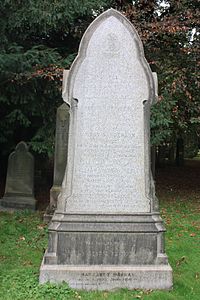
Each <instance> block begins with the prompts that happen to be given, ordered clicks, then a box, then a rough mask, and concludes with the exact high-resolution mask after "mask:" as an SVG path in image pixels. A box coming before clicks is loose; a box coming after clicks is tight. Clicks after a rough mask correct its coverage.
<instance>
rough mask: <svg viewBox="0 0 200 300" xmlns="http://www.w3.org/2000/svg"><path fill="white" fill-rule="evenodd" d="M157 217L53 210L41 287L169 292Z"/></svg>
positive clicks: (169, 272)
mask: <svg viewBox="0 0 200 300" xmlns="http://www.w3.org/2000/svg"><path fill="white" fill-rule="evenodd" d="M164 231H165V228H164V226H163V223H162V220H161V218H160V217H159V214H150V213H149V214H137V215H132V214H129V215H127V214H118V215H116V214H107V215H105V214H68V213H64V214H63V213H59V212H58V211H56V212H55V214H54V216H53V219H52V221H51V223H50V226H49V246H48V249H47V251H46V253H45V255H44V258H43V261H42V265H41V268H40V283H45V282H48V281H50V282H56V283H61V282H62V281H66V282H67V283H68V284H69V286H70V287H72V288H76V289H84V290H112V289H115V288H128V289H136V288H138V289H140V288H141V289H171V288H172V269H171V267H170V266H169V264H168V258H167V256H166V254H165V252H164V235H163V234H164Z"/></svg>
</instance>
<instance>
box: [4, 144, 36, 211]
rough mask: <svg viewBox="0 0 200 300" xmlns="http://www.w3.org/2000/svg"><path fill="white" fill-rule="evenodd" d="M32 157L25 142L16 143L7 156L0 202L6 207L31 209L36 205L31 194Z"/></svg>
mask: <svg viewBox="0 0 200 300" xmlns="http://www.w3.org/2000/svg"><path fill="white" fill-rule="evenodd" d="M33 186H34V158H33V156H32V154H31V153H30V152H29V151H28V146H27V144H26V143H25V142H20V143H18V144H17V146H16V148H15V151H14V152H12V153H11V154H10V156H9V158H8V170H7V177H6V187H5V194H4V197H3V199H2V200H1V202H0V204H1V206H3V207H6V208H14V209H32V210H34V209H35V207H36V199H35V198H34V195H33Z"/></svg>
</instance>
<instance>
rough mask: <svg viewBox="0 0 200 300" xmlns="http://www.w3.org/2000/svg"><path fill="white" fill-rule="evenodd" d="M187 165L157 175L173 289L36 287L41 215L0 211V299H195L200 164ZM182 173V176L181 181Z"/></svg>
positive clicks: (43, 229)
mask: <svg viewBox="0 0 200 300" xmlns="http://www.w3.org/2000/svg"><path fill="white" fill-rule="evenodd" d="M187 167H188V166H186V167H185V168H182V169H180V168H179V169H176V168H171V170H170V171H169V169H168V168H167V169H163V170H161V171H159V174H158V176H157V177H158V179H157V186H158V189H157V194H158V196H159V200H160V210H161V215H162V218H163V220H164V222H165V225H166V228H167V233H166V236H165V237H166V252H167V255H168V257H169V262H170V264H171V266H172V268H173V283H174V286H173V290H171V291H151V290H149V291H140V290H135V291H129V290H126V289H121V290H116V291H111V292H108V291H104V292H84V291H76V290H73V289H70V288H69V287H68V286H67V284H65V283H63V284H61V285H55V284H44V285H39V284H38V277H39V267H40V263H41V260H42V257H43V254H44V250H45V248H46V247H47V226H46V225H45V224H44V223H43V222H42V213H41V212H36V213H29V212H23V213H5V212H1V213H0V244H1V246H0V299H5V300H9V299H15V300H18V299H19V300H23V299H24V300H25V299H26V300H27V299H39V300H42V299H44V300H62V299H66V300H77V299H83V300H90V299H94V300H100V299H108V300H130V299H144V300H145V299H148V300H151V299H155V300H157V299H159V300H165V299H166V300H168V299H169V300H171V299H174V300H179V299H180V300H199V299H200V255H199V251H200V190H199V186H200V185H199V184H198V185H197V180H198V179H199V178H200V177H199V176H198V175H200V174H199V170H200V162H199V168H198V169H196V171H194V170H193V171H194V172H193V173H192V174H193V175H191V170H190V167H189V169H187ZM177 170H178V171H177ZM197 170H198V171H197ZM181 172H184V174H185V177H184V180H183V179H182V177H181V176H182V175H181ZM197 173H198V174H197Z"/></svg>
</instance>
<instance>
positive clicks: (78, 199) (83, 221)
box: [40, 9, 172, 290]
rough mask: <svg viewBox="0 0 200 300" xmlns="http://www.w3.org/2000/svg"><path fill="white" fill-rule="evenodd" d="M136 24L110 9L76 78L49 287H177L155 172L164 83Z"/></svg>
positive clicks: (49, 255)
mask: <svg viewBox="0 0 200 300" xmlns="http://www.w3.org/2000/svg"><path fill="white" fill-rule="evenodd" d="M154 77H155V74H154V75H153V74H152V72H151V70H150V67H149V65H148V63H147V61H146V60H145V57H144V52H143V47H142V44H141V41H140V38H139V36H138V34H137V32H136V30H135V29H134V27H133V26H132V24H131V23H130V22H129V21H128V20H127V19H126V18H125V17H124V16H123V15H122V14H120V13H119V12H117V11H115V10H113V9H110V10H108V11H106V12H105V13H103V14H102V15H100V16H99V17H98V18H97V19H96V20H95V21H94V22H93V23H92V24H91V25H90V26H89V28H88V29H87V31H86V33H85V34H84V36H83V38H82V41H81V44H80V48H79V53H78V56H77V58H76V60H75V61H74V63H73V65H72V67H71V69H70V72H69V76H68V81H67V86H66V92H65V93H64V94H63V96H64V100H65V101H66V102H67V103H68V105H69V106H70V127H69V142H68V162H67V169H66V172H65V177H64V180H63V184H62V191H61V194H60V196H59V198H58V207H57V210H56V212H55V214H54V216H53V219H52V222H51V224H50V226H49V246H48V249H47V251H46V253H45V255H44V259H43V262H42V265H41V269H40V282H41V283H44V282H47V281H51V282H62V281H67V282H68V284H69V285H70V286H71V287H74V288H78V289H87V290H90V289H91V290H92V289H93V290H95V289H99V290H104V289H105V290H108V289H113V288H129V289H134V288H145V289H157V288H158V289H170V288H171V287H172V269H171V267H170V266H169V264H168V259H167V256H166V254H165V251H164V231H165V229H164V226H163V223H162V220H161V218H160V215H159V211H158V202H157V199H156V197H155V192H154V182H153V179H152V174H151V163H150V145H149V143H150V142H149V117H150V106H151V105H152V104H153V102H154V100H155V95H156V86H155V84H156V80H155V78H154Z"/></svg>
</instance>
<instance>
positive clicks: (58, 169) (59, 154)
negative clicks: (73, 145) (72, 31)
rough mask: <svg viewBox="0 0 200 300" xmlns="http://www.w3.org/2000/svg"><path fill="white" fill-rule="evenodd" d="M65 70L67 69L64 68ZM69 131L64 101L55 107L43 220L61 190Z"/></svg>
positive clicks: (67, 112)
mask: <svg viewBox="0 0 200 300" xmlns="http://www.w3.org/2000/svg"><path fill="white" fill-rule="evenodd" d="M66 71H67V70H66ZM68 131H69V106H68V105H67V104H66V103H65V102H64V103H63V104H62V105H61V106H59V107H58V109H57V114H56V135H55V153H54V177H53V186H52V188H51V190H50V204H49V206H48V207H47V210H46V212H45V215H44V220H45V221H50V220H51V218H52V216H53V213H54V211H55V209H56V207H57V198H58V195H59V193H60V191H61V185H62V181H63V177H64V173H65V169H66V165H67V148H68Z"/></svg>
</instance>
